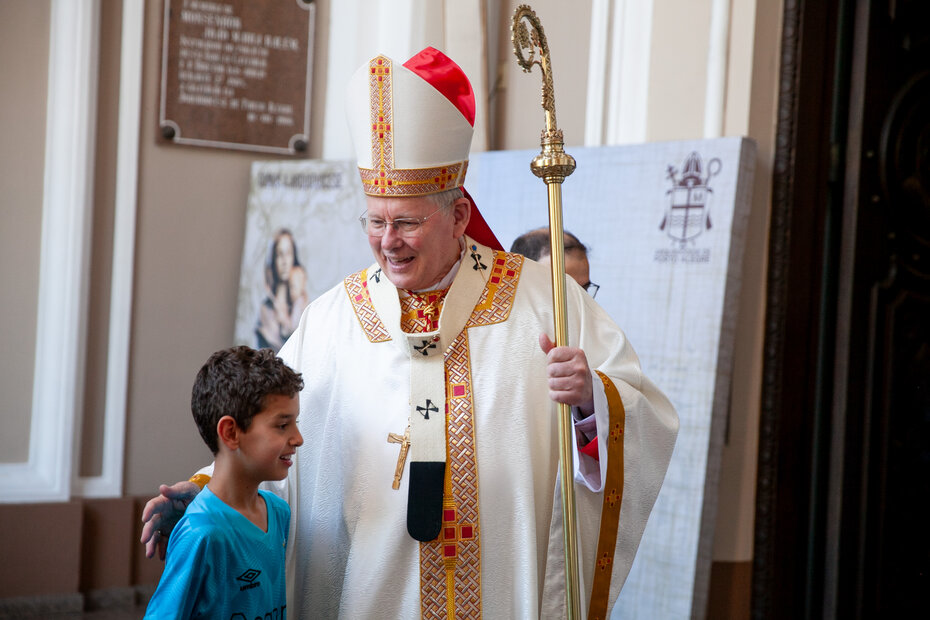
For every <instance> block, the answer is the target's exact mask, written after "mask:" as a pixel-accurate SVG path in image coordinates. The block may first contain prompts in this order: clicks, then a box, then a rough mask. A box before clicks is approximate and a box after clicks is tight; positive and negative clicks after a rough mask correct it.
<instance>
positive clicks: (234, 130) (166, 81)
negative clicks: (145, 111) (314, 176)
mask: <svg viewBox="0 0 930 620" xmlns="http://www.w3.org/2000/svg"><path fill="white" fill-rule="evenodd" d="M315 15H316V6H315V4H314V3H313V2H312V0H309V1H308V0H164V13H163V23H162V56H161V97H160V105H159V116H158V123H159V129H160V131H159V135H160V137H161V140H163V141H166V142H173V143H177V144H190V145H195V146H211V147H218V148H230V149H242V150H250V151H260V152H265V153H285V154H291V155H296V154H300V153H304V152H306V150H307V144H308V135H309V130H310V84H311V80H310V76H311V68H312V66H313V63H312V57H313V27H314V18H315Z"/></svg>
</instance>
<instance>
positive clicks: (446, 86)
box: [404, 47, 475, 127]
mask: <svg viewBox="0 0 930 620" xmlns="http://www.w3.org/2000/svg"><path fill="white" fill-rule="evenodd" d="M404 66H405V67H406V68H407V69H409V70H410V71H412V72H414V73H416V74H417V75H419V76H420V77H421V78H423V80H424V81H426V82H427V83H428V84H429V85H431V86H432V87H433V88H435V89H436V90H438V91H439V92H440V93H442V94H443V96H444V97H445V98H446V99H448V100H449V101H450V102H451V103H452V105H454V106H455V107H456V108H457V109H458V111H459V112H461V113H462V116H464V117H465V120H467V121H468V124H469V125H471V126H472V127H474V126H475V93H474V91H473V90H472V88H471V82H469V81H468V76H466V75H465V72H464V71H462V68H461V67H459V66H458V65H457V64H455V62H454V61H453V60H452V59H451V58H449V57H448V56H446V55H445V54H443V53H442V52H440V51H439V50H437V49H435V48H433V47H427V48H426V49H424V50H422V51H420V52H419V53H417V54H416V55H415V56H413V57H412V58H411V59H410V60H408V61H407V62H405V63H404Z"/></svg>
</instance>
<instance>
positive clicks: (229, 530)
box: [145, 487, 291, 620]
mask: <svg viewBox="0 0 930 620" xmlns="http://www.w3.org/2000/svg"><path fill="white" fill-rule="evenodd" d="M259 494H261V496H262V497H263V498H264V499H265V505H266V506H267V508H268V531H267V532H263V531H262V530H261V529H260V528H259V527H258V526H256V525H255V524H254V523H252V522H251V521H249V520H248V519H247V518H245V517H244V516H243V515H242V514H240V513H239V512H238V511H236V510H235V509H233V508H230V507H229V506H227V505H226V504H225V503H223V500H221V499H220V498H218V497H217V496H216V495H214V494H213V492H212V491H210V488H209V487H205V488H204V489H203V491H201V492H200V493H199V494H198V495H197V497H196V498H195V499H194V501H192V502H191V503H190V505H189V506H188V507H187V510H186V511H185V513H184V516H183V517H182V518H181V520H180V521H178V524H177V525H176V526H175V528H174V530H173V531H172V532H171V538H170V539H169V540H168V555H167V559H166V561H165V571H164V573H162V576H161V580H160V581H159V582H158V588H157V589H156V590H155V594H153V595H152V600H151V601H149V605H148V608H147V609H146V610H145V617H146V618H158V619H159V620H160V619H162V618H215V619H217V620H253V618H274V620H284V618H285V610H286V607H287V593H286V587H285V574H284V572H285V568H284V551H285V547H286V546H287V533H288V523H289V521H290V518H291V509H290V507H289V506H288V505H287V502H285V501H284V500H282V499H281V498H280V497H277V496H276V495H273V494H271V493H268V492H267V491H259Z"/></svg>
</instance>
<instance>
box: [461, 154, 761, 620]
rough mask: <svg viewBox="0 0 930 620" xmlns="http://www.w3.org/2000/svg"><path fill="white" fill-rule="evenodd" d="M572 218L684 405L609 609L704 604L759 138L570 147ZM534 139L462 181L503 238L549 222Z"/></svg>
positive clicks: (668, 609)
mask: <svg viewBox="0 0 930 620" xmlns="http://www.w3.org/2000/svg"><path fill="white" fill-rule="evenodd" d="M568 150H569V154H570V155H572V156H573V157H574V158H575V160H576V162H577V168H576V170H575V172H574V173H573V174H572V175H571V176H569V177H567V178H566V179H565V182H564V183H563V185H562V211H563V223H564V228H565V230H568V231H570V232H572V233H573V234H574V235H575V236H577V237H578V238H579V239H580V240H581V242H582V243H584V244H585V245H586V246H588V247H589V248H590V251H589V257H588V258H589V262H590V265H591V272H590V277H591V281H592V282H594V283H596V284H598V285H600V289H599V290H598V292H597V298H596V299H597V301H598V302H599V303H600V304H601V306H603V307H604V309H606V310H607V312H608V314H610V316H611V317H612V318H613V319H614V320H615V321H616V322H617V323H618V324H619V325H620V327H621V328H623V330H624V331H625V332H626V334H627V336H628V337H629V339H630V342H631V343H632V344H633V347H634V348H635V349H636V352H637V353H638V354H639V357H640V360H641V362H642V365H643V370H644V371H645V373H646V374H647V375H648V376H649V377H650V378H651V379H652V380H653V381H654V382H655V383H656V385H658V386H659V387H660V388H661V389H662V390H663V391H664V392H665V393H666V395H667V396H668V397H669V399H670V400H671V401H672V403H673V404H674V405H675V408H676V409H677V411H678V414H679V416H680V418H681V430H680V431H679V434H678V442H677V444H676V445H675V452H674V454H673V455H672V461H671V464H670V465H669V471H668V475H667V477H666V479H665V484H664V485H663V487H662V491H661V492H660V494H659V499H658V501H657V502H656V506H655V509H654V510H653V512H652V516H651V517H650V519H649V523H648V524H647V525H646V532H645V534H644V537H643V541H642V543H641V544H640V547H639V551H638V553H637V555H636V560H635V561H634V563H633V568H632V571H631V572H630V576H629V578H628V579H627V581H626V584H625V585H624V587H623V590H622V592H621V594H620V600H619V603H618V604H617V605H616V606H615V607H614V612H613V615H612V617H614V618H624V619H629V618H641V619H643V620H646V619H650V620H651V619H653V618H663V619H671V618H691V617H692V612H693V614H694V617H698V618H700V617H703V615H704V610H705V609H706V600H707V587H708V584H709V580H710V568H711V559H712V558H711V551H712V543H713V533H714V532H713V530H714V521H715V518H716V504H717V482H718V480H717V478H718V473H719V466H720V450H721V447H722V445H723V438H724V429H725V427H726V416H727V412H728V405H729V394H730V377H731V376H732V373H731V370H732V365H733V360H732V354H733V344H734V338H735V333H734V330H735V325H736V311H737V304H738V299H739V287H740V267H741V265H742V255H743V248H744V244H745V229H746V223H747V220H748V215H749V205H750V200H751V191H752V174H753V168H754V164H755V143H754V142H752V141H750V140H747V139H744V138H718V139H712V140H695V141H689V142H659V143H650V144H641V145H633V146H611V147H591V148H577V149H568ZM537 153H538V151H520V152H514V151H508V152H489V153H482V154H479V156H478V157H474V156H473V157H472V159H471V161H470V163H469V168H468V177H467V178H466V186H467V187H468V188H469V189H468V191H469V192H470V193H471V194H472V196H473V197H474V199H475V203H476V204H477V205H478V207H479V209H481V213H482V214H483V215H484V217H485V219H486V220H487V221H488V224H489V225H490V226H491V229H492V230H494V232H495V233H496V234H497V238H498V239H499V240H500V241H501V243H502V244H503V245H504V246H505V247H507V248H509V246H510V243H511V242H512V241H513V239H515V238H516V237H517V236H519V235H521V234H522V233H524V232H526V231H527V230H531V229H533V228H538V227H539V226H545V225H548V217H549V211H548V202H547V191H546V185H545V184H544V183H543V182H542V181H541V180H540V179H538V178H536V177H535V176H533V174H532V173H531V172H530V169H529V165H530V162H531V161H532V160H533V157H535V156H536V154H537Z"/></svg>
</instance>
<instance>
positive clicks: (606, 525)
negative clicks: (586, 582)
mask: <svg viewBox="0 0 930 620" xmlns="http://www.w3.org/2000/svg"><path fill="white" fill-rule="evenodd" d="M596 372H597V376H599V377H600V378H601V382H602V383H603V384H604V393H605V394H606V395H607V408H608V410H609V411H610V418H609V428H610V431H609V432H608V434H607V441H606V443H607V479H606V480H605V481H604V503H603V507H602V508H601V531H600V533H599V534H598V537H597V556H596V557H595V562H596V564H595V566H594V582H593V585H592V587H591V604H590V605H588V620H602V619H603V618H606V617H607V605H608V603H609V602H610V601H609V595H610V576H611V574H612V573H613V568H614V551H615V550H616V548H617V531H618V528H619V525H620V504H621V502H622V500H623V429H624V425H625V424H626V412H625V410H624V409H623V400H622V399H621V398H620V392H618V391H617V387H616V386H615V385H614V384H613V381H611V380H610V379H609V378H608V377H607V375H605V374H603V373H602V372H601V371H599V370H598V371H596Z"/></svg>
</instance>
